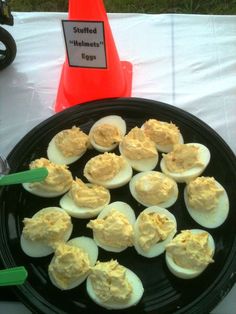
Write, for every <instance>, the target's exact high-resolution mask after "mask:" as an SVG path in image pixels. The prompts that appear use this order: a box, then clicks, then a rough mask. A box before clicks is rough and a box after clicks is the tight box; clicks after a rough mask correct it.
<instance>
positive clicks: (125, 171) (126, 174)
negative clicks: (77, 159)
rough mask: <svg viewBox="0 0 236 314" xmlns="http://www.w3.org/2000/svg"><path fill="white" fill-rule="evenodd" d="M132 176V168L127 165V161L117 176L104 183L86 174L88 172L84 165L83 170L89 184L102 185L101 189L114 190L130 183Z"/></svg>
mask: <svg viewBox="0 0 236 314" xmlns="http://www.w3.org/2000/svg"><path fill="white" fill-rule="evenodd" d="M132 175H133V170H132V167H131V166H130V165H129V163H128V162H127V161H125V165H124V167H123V168H122V169H121V170H120V171H119V172H118V173H117V175H116V176H115V177H114V178H112V179H110V180H106V181H101V180H95V179H93V178H92V177H91V176H90V175H89V174H88V171H87V169H86V165H85V168H84V176H85V178H86V179H87V180H88V181H89V182H91V183H94V184H98V185H102V186H103V187H105V188H107V189H116V188H118V187H121V186H123V185H125V184H127V183H128V182H129V181H130V179H131V178H132Z"/></svg>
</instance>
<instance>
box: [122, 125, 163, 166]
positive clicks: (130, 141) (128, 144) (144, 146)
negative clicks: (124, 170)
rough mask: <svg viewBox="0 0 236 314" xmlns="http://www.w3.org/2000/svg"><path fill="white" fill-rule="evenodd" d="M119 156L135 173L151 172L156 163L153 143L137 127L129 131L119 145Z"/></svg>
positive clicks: (156, 155)
mask: <svg viewBox="0 0 236 314" xmlns="http://www.w3.org/2000/svg"><path fill="white" fill-rule="evenodd" d="M119 150H120V153H121V155H122V156H123V157H124V158H125V159H126V160H127V161H128V163H129V164H130V165H131V167H132V168H133V169H135V170H137V171H149V170H153V169H154V168H155V167H156V165H157V163H158V151H157V149H156V145H155V143H154V142H153V141H152V140H151V139H150V138H149V137H148V136H147V135H145V133H144V131H143V130H142V129H140V128H138V127H135V128H133V129H131V130H130V132H129V133H128V134H127V135H125V136H124V138H123V140H122V142H121V143H120V145H119Z"/></svg>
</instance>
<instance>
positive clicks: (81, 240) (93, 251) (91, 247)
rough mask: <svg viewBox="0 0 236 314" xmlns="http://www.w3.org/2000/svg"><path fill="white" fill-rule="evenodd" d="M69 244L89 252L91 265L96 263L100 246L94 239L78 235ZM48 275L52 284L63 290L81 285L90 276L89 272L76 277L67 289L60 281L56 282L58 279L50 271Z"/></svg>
mask: <svg viewBox="0 0 236 314" xmlns="http://www.w3.org/2000/svg"><path fill="white" fill-rule="evenodd" d="M67 244H69V245H71V246H76V247H78V248H79V249H82V250H83V251H84V252H86V253H87V254H88V257H89V261H90V267H92V266H94V265H95V263H96V261H97V258H98V247H97V245H96V243H95V242H94V240H93V239H91V238H89V237H85V236H81V237H77V238H73V239H71V240H69V241H68V242H67ZM54 259H55V257H53V258H52V260H51V263H52V262H53V261H54ZM48 275H49V278H50V280H51V282H52V284H53V285H54V286H56V287H57V288H59V289H62V290H69V289H73V288H75V287H77V286H79V285H80V284H81V283H82V282H84V281H85V280H86V279H87V277H88V273H87V274H84V275H83V276H80V278H78V279H76V280H75V281H74V282H73V283H71V285H70V286H69V287H68V288H67V289H65V288H62V287H61V286H60V285H58V283H57V282H56V280H55V279H54V277H53V275H52V274H51V273H49V272H48Z"/></svg>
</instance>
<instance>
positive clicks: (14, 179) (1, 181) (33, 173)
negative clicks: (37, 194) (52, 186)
mask: <svg viewBox="0 0 236 314" xmlns="http://www.w3.org/2000/svg"><path fill="white" fill-rule="evenodd" d="M47 175H48V170H47V168H37V169H32V170H26V171H22V172H17V173H12V174H7V175H4V176H2V177H0V186H1V185H11V184H18V183H26V182H38V181H42V180H44V179H45V178H46V177H47Z"/></svg>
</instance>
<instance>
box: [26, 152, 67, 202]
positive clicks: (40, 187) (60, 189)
mask: <svg viewBox="0 0 236 314" xmlns="http://www.w3.org/2000/svg"><path fill="white" fill-rule="evenodd" d="M29 167H30V169H35V168H41V167H45V168H47V170H48V175H47V177H46V178H45V179H44V180H43V181H40V182H33V183H23V187H24V188H25V190H26V191H28V192H30V193H32V194H34V195H38V196H41V197H55V196H60V195H62V194H64V193H66V192H67V191H68V190H69V189H70V188H71V184H72V181H73V177H72V174H71V172H70V170H69V169H68V168H67V166H66V165H58V164H54V163H53V162H51V161H50V160H48V159H46V158H39V159H36V160H34V161H32V162H31V163H30V165H29Z"/></svg>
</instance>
